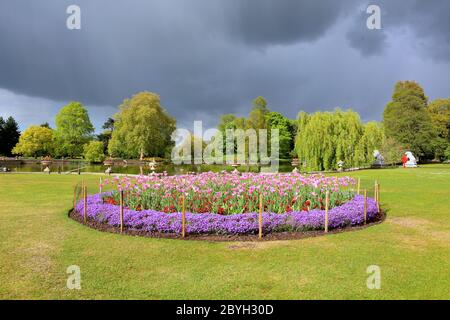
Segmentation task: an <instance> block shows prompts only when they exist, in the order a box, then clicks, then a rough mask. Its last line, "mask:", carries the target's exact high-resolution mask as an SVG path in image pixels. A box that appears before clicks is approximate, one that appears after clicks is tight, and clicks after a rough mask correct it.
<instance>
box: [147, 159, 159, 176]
mask: <svg viewBox="0 0 450 320" xmlns="http://www.w3.org/2000/svg"><path fill="white" fill-rule="evenodd" d="M156 165H157V163H156V161H155V158H153V159H152V161H150V162H149V163H148V166H149V167H150V170H151V171H152V172H151V174H152V175H154V174H156V172H155V170H156Z"/></svg>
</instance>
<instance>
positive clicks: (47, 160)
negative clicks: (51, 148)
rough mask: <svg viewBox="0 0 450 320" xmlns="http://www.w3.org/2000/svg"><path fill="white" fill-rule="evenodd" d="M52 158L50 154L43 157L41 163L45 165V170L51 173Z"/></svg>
mask: <svg viewBox="0 0 450 320" xmlns="http://www.w3.org/2000/svg"><path fill="white" fill-rule="evenodd" d="M52 162H53V161H52V158H50V157H49V156H47V157H45V158H44V159H42V161H41V164H42V165H43V166H44V167H45V168H44V172H45V173H48V174H50V165H51V164H52Z"/></svg>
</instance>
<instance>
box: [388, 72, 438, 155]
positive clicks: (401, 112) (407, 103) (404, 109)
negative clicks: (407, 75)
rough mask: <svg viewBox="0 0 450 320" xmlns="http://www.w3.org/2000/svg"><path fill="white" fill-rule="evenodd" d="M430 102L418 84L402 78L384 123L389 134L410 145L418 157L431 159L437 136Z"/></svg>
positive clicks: (396, 86)
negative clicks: (428, 105)
mask: <svg viewBox="0 0 450 320" xmlns="http://www.w3.org/2000/svg"><path fill="white" fill-rule="evenodd" d="M427 103H428V98H427V97H426V96H425V93H424V90H423V89H422V87H421V86H420V85H419V84H418V83H416V82H413V81H400V82H398V83H397V84H396V85H395V89H394V93H393V95H392V101H391V102H389V103H388V104H387V106H386V108H385V110H384V113H383V124H384V128H385V133H386V137H388V138H392V139H395V140H396V141H397V142H399V143H400V144H402V145H405V146H409V148H410V149H411V151H412V152H413V153H414V154H415V155H416V156H419V157H425V158H431V157H433V156H434V154H433V152H434V150H433V141H434V140H435V139H436V136H437V135H436V130H435V128H434V126H433V124H432V121H431V117H430V115H429V113H428V112H427Z"/></svg>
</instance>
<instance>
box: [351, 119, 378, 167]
mask: <svg viewBox="0 0 450 320" xmlns="http://www.w3.org/2000/svg"><path fill="white" fill-rule="evenodd" d="M384 141H385V136H384V130H383V128H382V126H381V124H380V123H378V122H375V121H371V122H368V123H367V124H366V125H365V126H364V134H363V135H362V137H361V139H360V140H359V143H358V146H357V147H356V151H355V160H356V164H357V165H358V166H361V165H367V164H371V163H372V162H373V160H374V156H373V152H374V150H381V148H382V147H383V144H384Z"/></svg>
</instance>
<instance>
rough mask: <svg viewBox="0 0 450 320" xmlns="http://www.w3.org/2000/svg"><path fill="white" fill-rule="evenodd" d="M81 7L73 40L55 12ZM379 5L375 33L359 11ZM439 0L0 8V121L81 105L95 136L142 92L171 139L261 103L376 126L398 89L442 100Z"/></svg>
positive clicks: (50, 117) (30, 120)
mask: <svg viewBox="0 0 450 320" xmlns="http://www.w3.org/2000/svg"><path fill="white" fill-rule="evenodd" d="M71 4H76V5H78V6H79V7H80V8H81V30H69V29H67V27H66V19H67V17H68V16H69V15H68V14H67V13H66V9H67V7H68V6H69V5H71ZM369 4H376V5H379V6H380V7H381V14H382V16H381V18H382V29H381V30H369V29H368V28H367V27H366V19H367V18H368V17H369V14H367V13H366V9H367V7H368V5H369ZM449 16H450V1H448V0H427V1H425V0H395V1H392V0H391V1H389V0H386V1H375V0H373V1H360V0H341V1H338V0H115V1H108V0H70V1H66V0H39V1H35V0H27V1H25V0H14V1H13V0H8V1H7V0H3V1H1V3H0V116H3V117H5V116H9V115H12V116H14V117H15V118H16V119H17V120H18V121H19V123H20V127H21V129H25V128H26V127H27V126H29V125H31V124H41V123H43V122H46V121H47V122H49V123H50V124H53V121H54V115H55V114H56V112H57V110H58V109H59V108H60V107H61V106H63V105H65V104H66V103H68V102H69V101H71V100H76V101H81V102H82V103H83V104H85V105H86V107H87V108H88V110H89V114H90V117H91V119H92V121H93V123H94V125H95V126H96V129H97V132H98V131H100V130H101V125H102V123H103V122H104V121H105V120H106V118H108V117H109V116H112V115H113V114H114V113H115V112H117V110H118V105H119V104H120V103H121V102H122V101H123V99H124V98H127V97H131V96H132V95H133V94H135V93H137V92H139V91H142V90H148V91H152V92H155V93H158V94H159V95H160V96H161V102H162V105H163V106H164V107H165V108H166V110H167V111H168V112H169V113H170V114H172V115H173V116H174V117H176V118H177V121H178V125H179V127H184V128H188V129H189V128H191V127H192V122H193V121H194V120H203V121H204V125H205V126H210V127H211V126H215V125H216V124H217V120H218V118H219V116H220V115H221V114H223V113H236V114H237V115H240V116H243V115H246V114H248V112H249V110H250V108H251V101H252V99H253V98H255V97H256V96H259V95H261V96H264V97H265V98H266V99H267V100H268V102H269V107H270V109H271V110H274V111H279V112H281V113H283V114H285V115H286V116H289V117H291V118H295V117H296V115H297V113H298V112H299V111H300V110H304V111H308V112H313V111H318V110H331V109H333V108H335V107H341V108H344V109H346V108H352V109H354V110H356V111H358V112H359V113H360V114H361V117H362V119H363V120H364V121H369V120H380V119H381V114H382V112H383V109H384V106H385V105H386V103H387V102H388V101H389V99H390V96H391V93H392V89H393V86H394V84H395V82H396V81H398V80H416V81H418V82H419V83H420V84H421V85H422V86H423V87H424V88H425V90H426V93H427V95H428V96H429V98H430V99H435V98H439V97H448V96H450V85H449V84H450V19H449Z"/></svg>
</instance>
